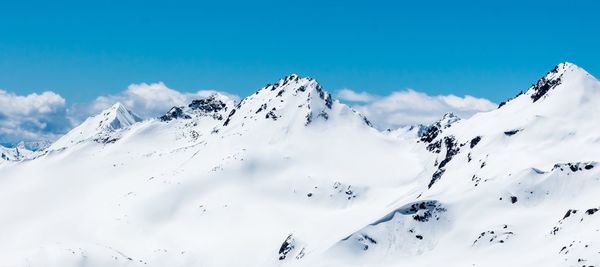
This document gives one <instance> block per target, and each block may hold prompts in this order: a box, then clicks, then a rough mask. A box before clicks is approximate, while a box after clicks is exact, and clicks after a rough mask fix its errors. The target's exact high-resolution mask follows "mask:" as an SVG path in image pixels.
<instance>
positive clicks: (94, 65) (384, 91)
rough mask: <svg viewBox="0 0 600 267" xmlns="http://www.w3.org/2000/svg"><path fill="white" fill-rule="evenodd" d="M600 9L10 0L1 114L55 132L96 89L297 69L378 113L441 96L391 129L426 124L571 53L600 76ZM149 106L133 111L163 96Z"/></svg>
mask: <svg viewBox="0 0 600 267" xmlns="http://www.w3.org/2000/svg"><path fill="white" fill-rule="evenodd" d="M598 10H600V4H598V1H591V0H589V1H578V0H574V1H564V0H563V1H554V0H549V1H512V0H511V1H356V0H349V1H312V0H307V1H298V2H292V1H210V2H206V1H151V0H147V1H101V2H100V1H98V2H93V1H53V2H50V1H27V0H25V1H11V2H8V1H5V3H2V6H1V7H0V89H1V90H0V104H2V103H13V104H12V111H11V110H10V109H8V110H9V111H6V110H7V108H6V107H2V108H3V109H4V112H0V143H3V142H4V143H6V142H9V141H10V142H12V141H15V140H18V139H37V138H41V139H53V138H56V136H58V135H60V134H62V133H64V132H65V131H67V130H68V129H70V128H71V127H73V125H76V124H77V123H78V122H79V121H81V120H82V119H83V118H84V117H85V116H87V115H89V114H92V113H93V112H95V111H97V109H96V108H94V109H86V110H84V109H83V108H82V107H87V106H94V107H100V106H98V97H100V96H102V97H104V98H102V99H101V100H102V101H100V102H102V103H103V104H105V105H108V104H109V103H108V102H109V101H115V100H119V101H129V102H131V103H143V102H140V101H141V100H140V99H142V100H143V99H147V97H148V95H143V94H149V93H151V92H157V91H156V90H159V91H160V92H162V93H163V95H164V96H165V97H166V98H165V99H171V100H173V99H179V100H181V99H184V100H188V98H192V97H194V96H197V95H202V93H200V92H198V91H199V90H207V89H213V90H219V91H224V92H228V93H231V94H234V95H237V96H241V97H243V96H245V95H248V94H250V93H252V92H254V91H255V90H256V89H258V88H260V87H262V86H263V85H264V84H266V83H271V82H274V81H276V80H277V79H278V78H280V77H282V76H284V75H287V74H291V73H297V74H299V75H301V76H312V77H315V78H317V80H319V81H320V82H321V83H322V85H323V86H324V87H325V88H326V89H327V90H329V91H331V92H338V96H339V97H340V98H344V97H342V96H352V97H346V98H347V99H350V98H353V97H354V98H355V96H356V94H354V95H353V93H360V92H365V93H364V94H362V96H365V95H366V98H364V97H363V98H362V99H363V100H364V99H370V100H368V101H363V102H361V103H363V106H358V108H357V109H359V110H362V111H364V112H365V113H369V114H371V113H373V114H374V113H377V114H380V116H381V117H382V118H383V117H386V116H387V117H389V118H391V117H395V118H404V117H406V116H413V115H414V114H412V113H411V112H417V111H415V110H417V109H411V108H408V109H406V110H407V111H403V112H404V113H401V114H395V116H389V112H388V111H387V110H376V112H368V107H365V106H367V105H368V103H367V104H365V102H369V101H375V100H378V101H380V102H381V103H379V104H378V105H375V106H373V107H377V108H378V109H380V108H379V107H381V106H387V107H390V106H393V105H395V104H394V103H411V101H412V100H415V99H420V100H423V101H421V102H418V103H419V105H421V104H423V103H428V104H431V105H437V106H436V108H434V111H431V110H426V111H425V113H426V115H427V116H413V118H412V119H411V120H405V119H403V120H401V121H393V122H390V123H387V124H385V125H383V126H382V127H392V126H393V127H395V126H398V125H402V124H406V123H414V122H424V123H426V122H430V121H431V120H432V118H434V117H437V116H439V115H441V114H440V113H442V112H443V111H445V110H446V109H452V108H453V107H454V106H453V105H454V104H452V103H457V101H459V102H460V105H459V106H461V107H465V106H467V107H471V106H472V107H473V108H471V109H469V110H462V111H464V115H468V114H470V113H472V112H476V111H481V110H486V109H489V108H490V107H491V106H492V104H493V103H492V102H495V103H498V102H500V101H502V100H505V99H506V98H509V97H512V96H514V95H515V94H516V93H518V92H519V91H521V90H525V89H527V87H528V86H529V85H531V84H532V83H533V82H535V81H536V80H537V79H538V78H539V77H540V76H542V75H543V74H544V73H545V72H547V71H548V70H549V69H551V68H552V67H553V66H554V65H556V64H557V63H559V62H562V61H571V62H574V63H576V64H578V65H580V66H581V67H583V68H585V69H586V70H588V71H589V72H590V73H592V74H599V73H600V53H598V47H600V35H599V30H598V29H599V28H600V20H599V19H597V11H598ZM158 82H164V83H158ZM144 83H146V84H144ZM132 84H134V86H133V87H132V86H130V85H132ZM136 84H137V85H136ZM140 84H141V86H138V85H140ZM132 88H133V89H132ZM136 88H137V89H136ZM140 88H142V89H140ZM157 88H158V89H157ZM173 88H174V89H173ZM155 89H156V90H155ZM342 89H350V90H351V91H347V90H346V91H343V90H342ZM408 89H413V90H414V91H411V90H408ZM136 90H137V91H136ZM153 90H154V91H153ZM45 91H48V92H46V94H42V92H45ZM339 92H345V93H348V94H341V93H339ZM34 93H35V94H34ZM32 94H34V95H32ZM449 95H456V96H459V97H464V96H466V95H471V96H475V97H476V98H475V99H471V98H466V97H465V98H461V99H458V100H457V99H454V98H448V96H449ZM27 96H29V97H27ZM105 96H107V97H105ZM132 96H133V97H137V98H135V99H134V100H131V97H132ZM140 97H141V98H140ZM394 97H395V98H394ZM398 98H400V99H401V100H398ZM3 99H4V100H3ZM157 99H160V98H157ZM390 99H391V100H390ZM394 99H395V100H394ZM388 100H389V101H388ZM392 100H393V101H392ZM488 100H490V101H488ZM3 101H4V102H3ZM40 101H41V102H43V103H44V105H39V104H36V105H37V106H35V107H34V108H27V109H24V108H20V107H19V106H18V105H16V104H14V103H40ZM136 101H137V102H136ZM157 101H159V100H156V101H155V102H157ZM161 101H162V100H161ZM361 101H362V100H361ZM486 101H487V102H486ZM359 102H360V101H359ZM173 103H179V102H177V101H175V102H173V101H170V102H169V101H164V104H165V107H166V105H171V104H173ZM382 103H385V105H384V104H382ZM143 104H144V103H143ZM154 104H156V103H154ZM154 104H153V105H152V107H153V108H152V109H151V110H142V111H140V110H137V111H138V112H142V113H143V112H148V114H150V115H155V113H152V112H158V110H162V108H165V107H163V106H160V105H154ZM3 105H5V106H6V105H8V104H3ZM23 105H25V104H23ZM40 106H41V107H40ZM138 106H144V107H147V106H148V105H147V103H145V104H144V105H141V104H140V105H138ZM455 106H456V105H455ZM391 109H394V108H393V107H391ZM395 110H396V111H397V108H396V109H395ZM151 111H152V112H151ZM419 112H420V111H419ZM417 113H418V112H417ZM422 113H423V112H422ZM15 117H16V118H18V120H17V119H12V121H7V118H15ZM375 121H377V119H375ZM17 128H18V129H19V131H15V129H17Z"/></svg>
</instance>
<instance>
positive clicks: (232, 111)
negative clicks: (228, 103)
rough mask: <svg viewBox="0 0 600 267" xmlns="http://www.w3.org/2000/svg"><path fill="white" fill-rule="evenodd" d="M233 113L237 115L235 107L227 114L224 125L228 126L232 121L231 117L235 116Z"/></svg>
mask: <svg viewBox="0 0 600 267" xmlns="http://www.w3.org/2000/svg"><path fill="white" fill-rule="evenodd" d="M233 115H235V109H232V110H231V112H229V115H228V116H227V119H226V120H225V122H224V123H223V126H227V125H228V124H229V122H230V121H231V117H233Z"/></svg>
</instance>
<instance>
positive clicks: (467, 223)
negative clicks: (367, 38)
mask: <svg viewBox="0 0 600 267" xmlns="http://www.w3.org/2000/svg"><path fill="white" fill-rule="evenodd" d="M598 114H600V82H599V81H598V80H597V79H596V78H594V77H593V76H592V75H590V74H589V73H587V72H586V71H585V70H583V69H581V68H580V67H578V66H576V65H574V64H572V63H561V64H559V65H557V66H556V67H554V68H553V69H552V70H551V71H550V72H548V73H547V74H546V75H545V76H543V77H542V78H541V79H540V80H538V81H537V82H535V83H534V84H533V85H532V86H531V87H530V88H529V89H527V90H526V91H524V92H523V93H520V94H518V95H517V96H516V97H514V98H513V99H511V100H509V101H506V102H503V103H502V104H501V105H500V107H499V108H498V109H496V110H493V111H490V112H483V113H478V114H476V115H474V116H473V117H471V118H466V119H460V118H458V117H457V116H455V115H454V114H451V113H448V114H446V115H445V116H444V117H443V118H440V120H439V121H438V122H435V123H433V124H431V125H415V126H409V127H404V128H400V129H389V130H386V131H379V130H377V129H375V128H374V127H372V125H371V123H370V122H369V120H368V118H366V117H364V116H363V115H361V114H360V113H358V112H356V111H355V110H353V109H352V108H350V107H348V106H347V105H345V104H343V103H340V102H339V101H337V100H335V99H333V97H332V95H331V94H330V93H328V92H327V91H325V90H324V89H323V88H322V87H321V85H319V83H318V82H317V81H316V80H314V79H312V78H302V77H299V76H297V75H290V76H287V77H284V78H282V79H280V80H278V81H277V82H275V83H273V84H268V85H266V86H265V87H263V88H261V89H259V90H258V91H256V93H254V94H252V95H250V96H248V97H246V98H244V99H243V100H241V101H239V102H237V103H236V102H235V101H234V100H232V99H230V98H228V97H227V96H225V95H221V94H214V95H211V96H209V97H207V98H203V99H197V100H194V101H192V102H191V103H190V104H189V105H187V106H177V107H173V108H171V109H170V110H168V111H166V112H165V114H164V115H163V116H160V117H158V118H153V119H147V120H143V119H141V118H140V117H139V116H137V115H136V114H135V113H134V111H130V110H128V109H127V108H126V107H125V106H124V105H122V104H120V103H116V104H115V105H114V106H112V107H111V108H109V109H107V110H105V111H103V112H101V113H100V114H98V115H95V116H92V117H90V118H88V119H87V120H86V121H85V122H83V123H82V124H81V125H79V126H78V127H76V128H74V129H73V130H71V131H70V132H69V133H67V134H66V135H64V136H63V137H61V138H60V139H59V140H57V141H56V142H54V143H52V144H50V145H38V146H36V147H33V146H32V147H29V148H28V147H27V146H26V145H25V144H22V145H20V146H17V147H15V148H5V147H0V154H1V158H0V197H1V198H2V201H0V212H2V214H3V218H4V220H0V236H1V237H2V240H4V241H0V255H2V256H0V266H65V267H68V266H596V265H598V264H600V215H599V214H600V213H598V210H599V209H600V199H599V198H598V193H600V168H599V166H598V161H600V123H598V122H599V119H600V115H598Z"/></svg>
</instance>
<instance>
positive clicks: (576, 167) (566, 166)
mask: <svg viewBox="0 0 600 267" xmlns="http://www.w3.org/2000/svg"><path fill="white" fill-rule="evenodd" d="M595 166H596V163H595V162H569V163H558V164H554V167H552V170H553V171H554V170H560V171H565V170H570V171H571V172H577V171H584V170H591V169H593V168H594V167H595Z"/></svg>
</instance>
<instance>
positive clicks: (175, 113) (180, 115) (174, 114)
mask: <svg viewBox="0 0 600 267" xmlns="http://www.w3.org/2000/svg"><path fill="white" fill-rule="evenodd" d="M191 118H192V117H190V115H188V114H185V113H184V112H183V109H181V108H180V107H173V108H171V110H169V112H167V114H165V115H162V116H160V117H159V118H158V119H160V120H161V121H171V120H175V119H191Z"/></svg>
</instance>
